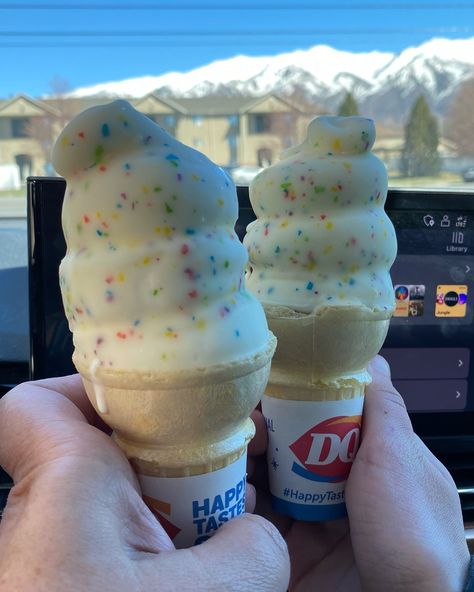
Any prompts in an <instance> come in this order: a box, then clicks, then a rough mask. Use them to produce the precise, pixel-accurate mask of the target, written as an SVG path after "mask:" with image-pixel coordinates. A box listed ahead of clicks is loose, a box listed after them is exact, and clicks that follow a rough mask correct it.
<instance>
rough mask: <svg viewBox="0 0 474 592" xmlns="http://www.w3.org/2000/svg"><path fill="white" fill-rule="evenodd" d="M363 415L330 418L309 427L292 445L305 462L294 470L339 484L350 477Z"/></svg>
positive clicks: (296, 464) (300, 458) (295, 464)
mask: <svg viewBox="0 0 474 592" xmlns="http://www.w3.org/2000/svg"><path fill="white" fill-rule="evenodd" d="M360 424H361V416H360V415H353V416H351V417H348V416H339V417H331V418H330V419H326V420H325V421H322V422H321V423H318V424H317V425H315V426H314V427H312V428H310V429H309V430H308V431H307V432H306V433H305V434H303V435H302V436H301V437H300V438H298V440H296V441H295V442H293V444H291V445H290V450H291V451H292V452H293V453H294V455H295V456H296V458H297V459H298V460H299V461H300V463H301V464H302V465H303V466H301V465H300V464H298V463H296V462H294V463H293V467H292V471H293V472H294V473H296V474H297V475H300V476H301V477H304V478H305V479H310V480H311V481H328V482H331V483H337V482H338V481H344V480H345V479H347V476H348V474H349V471H350V469H351V465H352V461H353V460H354V457H355V454H356V452H357V448H358V447H359V439H360Z"/></svg>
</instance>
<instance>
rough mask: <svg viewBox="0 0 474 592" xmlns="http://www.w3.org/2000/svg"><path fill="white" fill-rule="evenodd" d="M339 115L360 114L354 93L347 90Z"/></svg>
mask: <svg viewBox="0 0 474 592" xmlns="http://www.w3.org/2000/svg"><path fill="white" fill-rule="evenodd" d="M337 114H338V115H343V116H349V115H359V107H358V106H357V102H356V100H355V99H354V96H353V95H352V93H350V92H347V93H346V96H345V97H344V100H343V101H342V103H341V104H340V105H339V110H338V112H337Z"/></svg>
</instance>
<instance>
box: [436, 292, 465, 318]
mask: <svg viewBox="0 0 474 592" xmlns="http://www.w3.org/2000/svg"><path fill="white" fill-rule="evenodd" d="M466 310H467V286H465V285H458V284H440V285H439V286H437V287H436V303H435V316H437V317H458V318H459V317H465V316H466Z"/></svg>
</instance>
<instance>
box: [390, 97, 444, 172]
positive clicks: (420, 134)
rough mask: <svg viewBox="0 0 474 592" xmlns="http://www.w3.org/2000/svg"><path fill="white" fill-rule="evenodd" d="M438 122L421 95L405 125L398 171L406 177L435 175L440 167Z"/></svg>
mask: <svg viewBox="0 0 474 592" xmlns="http://www.w3.org/2000/svg"><path fill="white" fill-rule="evenodd" d="M438 144H439V135H438V122H437V121H436V117H435V116H434V115H432V113H431V111H430V108H429V106H428V103H427V102H426V99H425V97H424V96H423V95H421V96H419V97H418V99H417V100H416V101H415V105H414V106H413V109H412V110H411V113H410V118H409V120H408V123H407V125H406V126H405V145H404V148H403V151H402V156H401V160H400V172H401V173H402V174H403V175H405V176H407V177H426V176H429V175H436V174H437V173H439V171H440V168H441V161H440V158H439V154H438Z"/></svg>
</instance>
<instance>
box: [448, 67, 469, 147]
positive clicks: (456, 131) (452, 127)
mask: <svg viewBox="0 0 474 592" xmlns="http://www.w3.org/2000/svg"><path fill="white" fill-rule="evenodd" d="M473 105H474V78H470V79H469V80H467V81H466V82H464V83H463V84H462V85H461V87H460V89H459V91H458V93H457V95H456V97H455V98H454V101H453V102H452V104H451V107H450V109H449V113H448V116H447V119H446V124H447V125H446V130H445V133H446V135H447V136H448V137H449V138H450V139H451V140H453V142H454V143H455V144H456V146H457V149H458V153H459V155H461V156H474V111H473V109H472V106H473Z"/></svg>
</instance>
